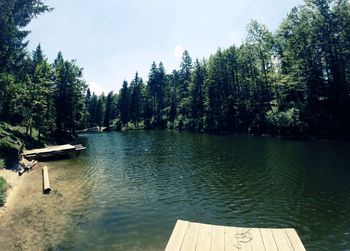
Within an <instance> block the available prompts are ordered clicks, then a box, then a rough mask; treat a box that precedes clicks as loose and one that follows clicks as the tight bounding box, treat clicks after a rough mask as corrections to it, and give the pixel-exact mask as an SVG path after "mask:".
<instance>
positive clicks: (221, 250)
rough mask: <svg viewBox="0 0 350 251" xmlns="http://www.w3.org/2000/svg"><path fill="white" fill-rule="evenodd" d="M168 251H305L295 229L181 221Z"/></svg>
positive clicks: (174, 232) (168, 246)
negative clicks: (229, 225) (242, 226)
mask: <svg viewBox="0 0 350 251" xmlns="http://www.w3.org/2000/svg"><path fill="white" fill-rule="evenodd" d="M165 250H166V251H192V250H193V251H195V250H200V251H244V250H250V251H304V250H305V248H304V245H303V243H302V242H301V240H300V238H299V236H298V234H297V232H296V231H295V229H293V228H284V229H275V228H273V229H270V228H241V227H227V226H216V225H208V224H201V223H195V222H189V221H182V220H178V221H177V222H176V225H175V228H174V230H173V233H172V234H171V237H170V239H169V242H168V245H167V246H166V249H165Z"/></svg>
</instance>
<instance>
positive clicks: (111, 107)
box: [86, 0, 350, 135]
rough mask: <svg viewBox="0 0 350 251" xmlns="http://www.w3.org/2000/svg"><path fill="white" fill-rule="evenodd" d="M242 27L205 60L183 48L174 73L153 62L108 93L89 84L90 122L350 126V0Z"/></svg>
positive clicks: (285, 130) (309, 5) (262, 129)
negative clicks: (241, 36) (236, 41)
mask: <svg viewBox="0 0 350 251" xmlns="http://www.w3.org/2000/svg"><path fill="white" fill-rule="evenodd" d="M247 31H248V36H247V38H246V40H245V41H244V43H243V44H242V45H241V46H238V47H237V46H234V45H233V46H231V47H230V48H228V49H225V50H222V49H219V50H218V51H217V52H216V53H215V54H214V55H211V56H210V57H209V59H208V60H206V59H203V60H194V61H193V60H192V59H191V57H190V55H189V53H188V52H187V51H185V52H184V54H183V58H182V62H181V65H180V67H179V69H177V70H174V71H173V72H172V73H171V74H166V72H165V69H164V66H163V64H162V63H159V64H158V65H157V64H156V63H153V64H152V66H151V69H150V72H149V76H148V81H147V83H144V82H143V80H142V79H140V77H139V76H138V75H137V73H136V75H135V78H134V79H133V80H132V81H131V82H130V83H127V82H126V81H125V82H124V84H123V87H122V89H121V90H120V91H119V93H117V94H113V93H109V94H108V96H107V98H106V97H105V96H104V95H102V96H100V97H97V96H96V95H92V97H91V94H90V93H89V92H88V94H87V95H86V106H87V107H89V112H88V114H90V116H89V118H90V119H89V120H88V121H89V122H88V126H97V125H99V126H106V127H110V126H111V125H112V127H114V128H117V129H120V128H122V127H126V128H146V129H154V128H166V127H168V128H176V129H188V130H196V131H217V132H219V131H229V132H252V133H275V134H288V135H295V134H344V133H349V131H350V130H349V129H350V102H349V101H350V100H349V88H350V85H349V84H350V83H349V81H350V5H349V2H348V1H346V0H306V1H305V3H304V4H303V5H302V6H299V7H295V8H293V9H292V11H291V12H290V13H289V14H288V16H287V17H286V18H285V20H283V22H282V23H281V25H280V26H279V28H278V30H277V31H276V32H275V33H272V32H270V31H269V30H268V29H267V28H266V26H264V25H262V24H259V23H258V22H256V21H252V22H251V23H250V24H249V25H248V27H247ZM104 107H105V108H104ZM103 114H105V115H104V118H103Z"/></svg>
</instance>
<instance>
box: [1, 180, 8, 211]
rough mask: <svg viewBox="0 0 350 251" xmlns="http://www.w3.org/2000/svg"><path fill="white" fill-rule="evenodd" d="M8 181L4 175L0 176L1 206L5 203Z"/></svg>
mask: <svg viewBox="0 0 350 251" xmlns="http://www.w3.org/2000/svg"><path fill="white" fill-rule="evenodd" d="M6 190H7V183H6V180H5V179H4V178H3V177H0V207H2V206H3V205H4V204H5V199H6Z"/></svg>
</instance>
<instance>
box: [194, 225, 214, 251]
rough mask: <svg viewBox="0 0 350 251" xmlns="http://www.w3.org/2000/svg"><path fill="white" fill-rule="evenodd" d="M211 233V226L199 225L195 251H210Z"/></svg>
mask: <svg viewBox="0 0 350 251" xmlns="http://www.w3.org/2000/svg"><path fill="white" fill-rule="evenodd" d="M212 231H213V226H212V225H207V224H201V226H200V229H199V233H198V240H197V247H196V250H201V251H210V245H211V235H212Z"/></svg>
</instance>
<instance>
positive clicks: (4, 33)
mask: <svg viewBox="0 0 350 251" xmlns="http://www.w3.org/2000/svg"><path fill="white" fill-rule="evenodd" d="M0 9H1V11H0V28H1V33H0V34H1V36H0V121H5V122H8V123H10V124H20V125H23V126H25V128H26V131H27V134H28V136H32V131H33V128H35V129H36V130H37V131H38V132H39V139H40V138H41V137H42V136H50V137H57V138H59V137H62V136H65V135H71V134H74V133H75V130H76V128H78V127H82V126H83V122H84V117H85V116H86V109H85V104H84V95H85V92H86V84H85V81H84V80H83V78H82V69H81V68H80V67H79V66H77V65H76V62H75V61H74V60H65V59H64V58H63V56H62V53H61V52H59V53H58V55H57V58H56V59H55V60H54V62H52V63H49V62H48V60H47V58H46V57H45V56H44V54H43V52H42V49H41V46H40V45H39V46H38V47H37V48H36V50H35V51H34V52H32V53H30V52H29V51H28V50H27V49H26V46H27V43H28V42H27V41H25V39H26V37H27V35H28V34H29V31H25V30H24V27H25V26H26V25H27V24H28V23H29V22H30V21H31V19H32V18H34V17H36V16H38V15H40V14H42V13H45V12H49V11H51V10H52V9H51V8H49V7H48V6H46V5H45V4H44V3H43V2H42V1H39V0H21V1H19V0H6V1H5V0H1V1H0Z"/></svg>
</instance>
